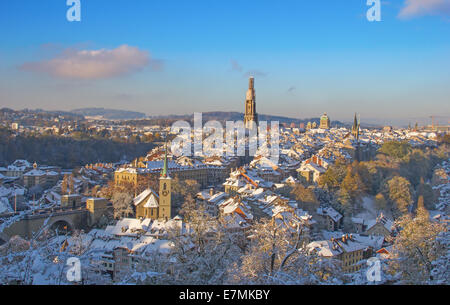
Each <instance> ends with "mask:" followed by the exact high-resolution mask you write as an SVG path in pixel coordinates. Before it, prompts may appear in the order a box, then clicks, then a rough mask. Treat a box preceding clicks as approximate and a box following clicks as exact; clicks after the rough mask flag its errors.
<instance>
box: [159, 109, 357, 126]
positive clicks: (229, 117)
mask: <svg viewBox="0 0 450 305" xmlns="http://www.w3.org/2000/svg"><path fill="white" fill-rule="evenodd" d="M202 118H203V122H206V121H213V120H215V121H219V122H221V123H222V124H224V123H225V122H226V121H239V120H243V118H244V114H243V113H241V112H222V111H216V112H203V113H202ZM150 119H159V120H169V121H172V120H184V121H190V122H191V121H192V120H193V119H194V115H193V114H191V115H167V116H153V117H151V118H150ZM258 120H259V121H267V122H268V123H269V122H270V121H278V122H280V124H283V123H286V124H291V123H294V124H295V125H296V127H299V125H300V123H304V124H305V125H306V124H308V122H316V123H317V124H319V121H320V118H309V119H296V118H289V117H284V116H277V115H268V114H258ZM331 125H332V126H333V127H334V126H336V125H337V126H339V127H341V126H347V125H348V124H344V123H342V122H340V121H332V122H331Z"/></svg>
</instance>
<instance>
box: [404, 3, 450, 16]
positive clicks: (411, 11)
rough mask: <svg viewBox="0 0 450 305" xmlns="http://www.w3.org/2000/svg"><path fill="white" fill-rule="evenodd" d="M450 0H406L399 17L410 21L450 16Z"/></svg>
mask: <svg viewBox="0 0 450 305" xmlns="http://www.w3.org/2000/svg"><path fill="white" fill-rule="evenodd" d="M449 14H450V0H405V3H404V6H403V8H402V10H401V11H400V13H399V14H398V17H399V18H401V19H410V18H414V17H417V16H424V15H449Z"/></svg>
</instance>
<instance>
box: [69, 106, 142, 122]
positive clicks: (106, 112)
mask: <svg viewBox="0 0 450 305" xmlns="http://www.w3.org/2000/svg"><path fill="white" fill-rule="evenodd" d="M71 112H72V113H75V114H79V115H82V116H84V117H95V118H96V119H103V120H136V119H143V118H145V117H146V114H145V113H141V112H135V111H127V110H117V109H106V108H81V109H75V110H72V111H71Z"/></svg>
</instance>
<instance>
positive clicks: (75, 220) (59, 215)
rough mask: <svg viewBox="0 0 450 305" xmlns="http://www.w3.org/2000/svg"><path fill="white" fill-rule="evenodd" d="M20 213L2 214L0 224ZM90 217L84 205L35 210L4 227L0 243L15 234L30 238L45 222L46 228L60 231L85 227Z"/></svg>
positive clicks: (0, 233) (0, 234)
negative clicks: (73, 207)
mask: <svg viewBox="0 0 450 305" xmlns="http://www.w3.org/2000/svg"><path fill="white" fill-rule="evenodd" d="M18 215H19V214H18V213H16V214H14V213H13V214H9V215H0V217H1V218H2V219H1V220H0V224H1V221H2V220H3V221H7V219H8V218H11V217H14V216H18ZM88 218H89V211H88V210H87V209H86V208H84V207H83V208H78V209H62V208H57V209H55V208H53V209H42V210H34V211H33V212H30V213H29V214H26V215H24V216H23V217H22V218H20V219H19V220H17V221H15V222H13V223H12V224H11V225H10V226H8V227H6V228H4V229H3V232H0V244H2V243H5V242H7V241H8V240H9V239H10V238H11V237H13V236H15V235H19V236H21V237H23V238H26V239H30V238H32V237H33V235H34V234H35V233H37V232H39V230H41V229H42V228H43V227H44V224H46V228H49V229H50V230H59V232H71V231H73V230H75V229H84V228H86V227H87V226H88V224H89V219H88Z"/></svg>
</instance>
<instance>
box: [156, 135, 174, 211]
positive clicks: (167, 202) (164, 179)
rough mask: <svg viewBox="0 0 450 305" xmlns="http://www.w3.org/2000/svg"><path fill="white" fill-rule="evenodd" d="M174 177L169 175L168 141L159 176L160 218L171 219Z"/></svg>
mask: <svg viewBox="0 0 450 305" xmlns="http://www.w3.org/2000/svg"><path fill="white" fill-rule="evenodd" d="M171 204H172V178H170V176H169V169H168V166H167V143H166V148H165V154H164V166H163V169H162V170H161V177H160V178H159V209H158V213H159V215H158V218H159V219H164V220H169V219H171V217H172V215H171V213H172V211H171Z"/></svg>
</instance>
